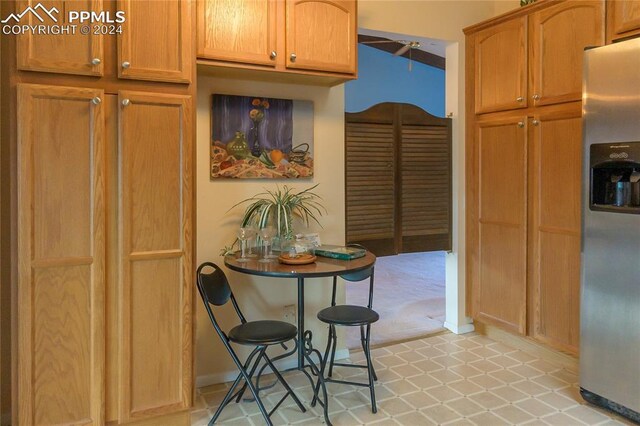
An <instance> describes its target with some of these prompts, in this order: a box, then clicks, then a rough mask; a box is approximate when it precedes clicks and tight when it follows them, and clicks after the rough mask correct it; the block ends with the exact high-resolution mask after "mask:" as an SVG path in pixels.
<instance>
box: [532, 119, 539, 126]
mask: <svg viewBox="0 0 640 426" xmlns="http://www.w3.org/2000/svg"><path fill="white" fill-rule="evenodd" d="M532 123H533V125H534V126H537V125H538V124H540V121H538V120H536V119H535V118H534V119H533V121H532Z"/></svg>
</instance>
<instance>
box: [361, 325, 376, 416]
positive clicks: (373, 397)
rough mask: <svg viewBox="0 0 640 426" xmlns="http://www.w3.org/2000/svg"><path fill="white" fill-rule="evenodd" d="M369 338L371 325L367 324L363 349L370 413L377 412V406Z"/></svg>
mask: <svg viewBox="0 0 640 426" xmlns="http://www.w3.org/2000/svg"><path fill="white" fill-rule="evenodd" d="M370 340H371V325H370V324H369V325H367V333H366V336H365V346H366V348H367V349H366V350H365V353H364V355H365V357H366V358H367V370H368V372H369V391H370V393H371V412H372V413H374V414H375V413H377V412H378V407H377V406H376V391H375V388H374V382H373V377H374V374H375V373H374V372H373V365H372V363H371V355H370V354H369V342H370Z"/></svg>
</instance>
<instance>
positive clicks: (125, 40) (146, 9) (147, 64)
mask: <svg viewBox="0 0 640 426" xmlns="http://www.w3.org/2000/svg"><path fill="white" fill-rule="evenodd" d="M118 9H119V10H122V11H124V12H125V16H126V21H125V22H124V23H123V24H122V33H121V34H119V35H118V76H119V77H120V78H128V79H134V80H150V81H169V82H176V83H189V82H190V81H191V67H192V66H193V64H192V62H193V56H192V49H191V46H192V44H191V39H192V37H191V34H192V31H193V28H192V25H191V21H192V19H191V1H189V0H181V1H162V2H161V1H157V0H119V1H118Z"/></svg>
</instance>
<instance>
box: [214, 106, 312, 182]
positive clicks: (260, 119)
mask: <svg viewBox="0 0 640 426" xmlns="http://www.w3.org/2000/svg"><path fill="white" fill-rule="evenodd" d="M312 176H313V102H311V101H300V100H292V99H277V98H265V97H257V96H234V95H217V94H216V95H213V102H212V111H211V178H212V179H214V178H236V179H256V178H257V179H278V178H308V177H312Z"/></svg>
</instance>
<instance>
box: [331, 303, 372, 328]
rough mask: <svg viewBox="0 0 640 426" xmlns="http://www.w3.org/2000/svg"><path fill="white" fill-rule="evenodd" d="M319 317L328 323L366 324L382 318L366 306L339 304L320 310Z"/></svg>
mask: <svg viewBox="0 0 640 426" xmlns="http://www.w3.org/2000/svg"><path fill="white" fill-rule="evenodd" d="M318 319H319V320H320V321H322V322H325V323H327V324H336V325H366V324H372V323H374V322H376V321H378V320H379V319H380V315H378V313H377V312H376V311H374V310H373V309H369V308H367V307H366V306H355V305H337V306H330V307H328V308H324V309H323V310H321V311H320V312H318Z"/></svg>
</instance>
